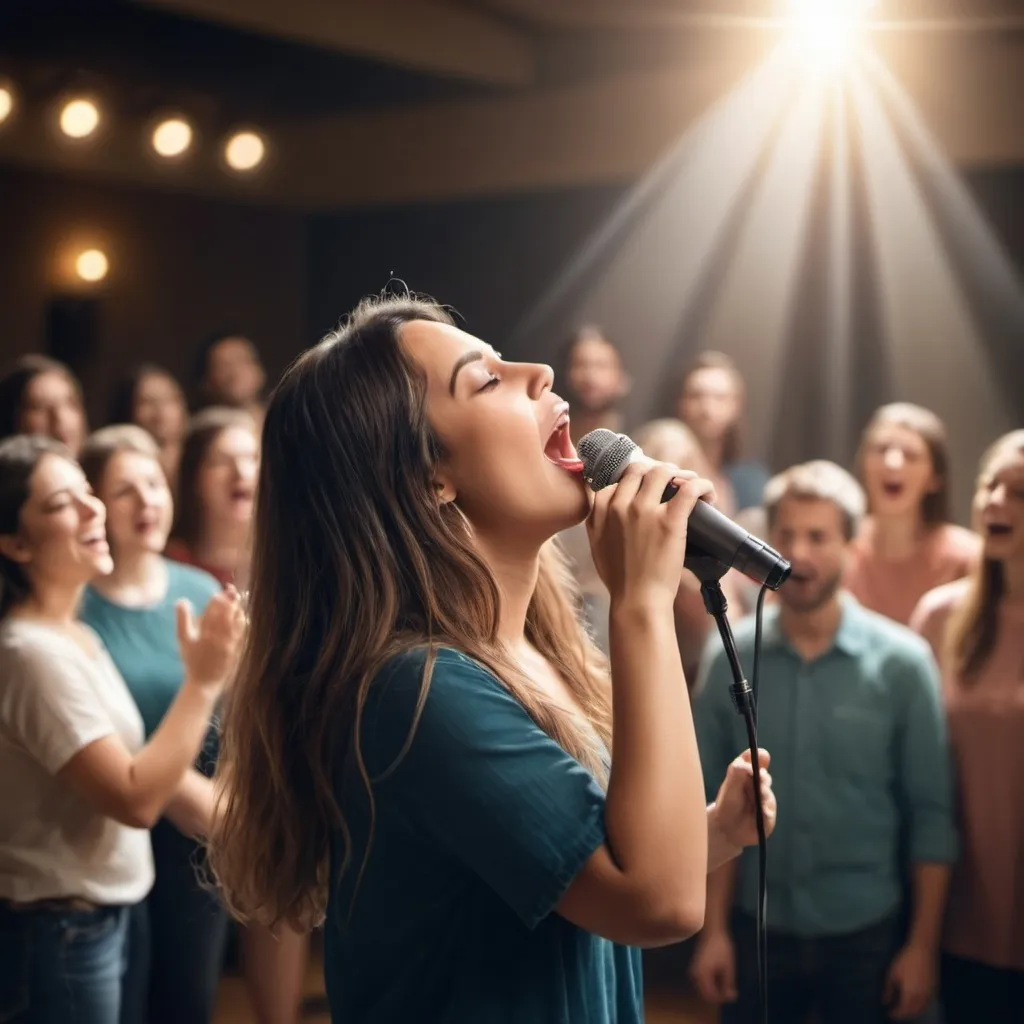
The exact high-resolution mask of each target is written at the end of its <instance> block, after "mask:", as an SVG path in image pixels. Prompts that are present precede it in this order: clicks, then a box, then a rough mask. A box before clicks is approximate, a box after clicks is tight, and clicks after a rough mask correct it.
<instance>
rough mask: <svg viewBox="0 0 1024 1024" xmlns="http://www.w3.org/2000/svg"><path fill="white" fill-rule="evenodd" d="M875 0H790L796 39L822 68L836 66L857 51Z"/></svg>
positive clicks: (791, 19)
mask: <svg viewBox="0 0 1024 1024" xmlns="http://www.w3.org/2000/svg"><path fill="white" fill-rule="evenodd" d="M874 6H875V3H874V0H789V10H790V26H791V29H792V35H793V37H794V40H795V42H796V43H797V44H798V45H799V46H800V48H801V49H802V50H803V52H804V54H805V56H806V57H807V59H808V60H809V61H810V62H811V63H812V64H813V65H815V66H817V67H818V68H819V69H823V70H837V69H839V68H841V67H842V66H843V65H844V64H845V63H846V61H847V60H848V59H849V58H850V57H851V56H852V54H853V53H854V52H855V50H856V48H857V46H858V44H859V42H860V35H861V30H862V28H863V26H864V19H865V16H866V15H867V12H868V11H869V10H870V9H871V8H872V7H874Z"/></svg>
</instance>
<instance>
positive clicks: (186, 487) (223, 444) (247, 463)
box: [167, 406, 259, 590]
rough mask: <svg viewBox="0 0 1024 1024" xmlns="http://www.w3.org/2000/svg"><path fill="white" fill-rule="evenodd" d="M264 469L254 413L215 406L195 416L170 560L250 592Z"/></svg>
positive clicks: (180, 477) (182, 473)
mask: <svg viewBox="0 0 1024 1024" xmlns="http://www.w3.org/2000/svg"><path fill="white" fill-rule="evenodd" d="M258 465H259V438H258V437H257V433H256V423H255V421H254V420H253V418H252V416H250V415H249V413H248V412H244V411H243V410H241V409H228V408H225V407H223V406H213V407H211V408H209V409H204V410H203V411H202V412H199V413H197V414H196V415H195V416H194V417H193V418H192V422H191V424H190V425H189V429H188V433H187V434H186V436H185V442H184V445H183V446H182V453H181V466H180V470H179V474H178V500H177V518H176V520H175V525H174V534H173V536H174V539H173V540H172V541H171V543H170V544H169V545H168V547H167V554H168V557H170V558H173V559H175V560H176V561H178V562H185V563H187V564H189V565H194V566H197V567H198V568H200V569H203V570H204V571H205V572H208V573H209V574H210V575H211V576H214V577H215V578H216V579H218V580H219V581H220V582H221V583H222V584H224V585H227V584H228V583H234V584H236V585H237V586H238V588H239V589H240V590H245V588H246V586H247V581H248V578H249V529H250V524H251V520H252V508H253V499H254V497H255V494H256V472H257V468H258Z"/></svg>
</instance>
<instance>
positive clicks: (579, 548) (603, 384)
mask: <svg viewBox="0 0 1024 1024" xmlns="http://www.w3.org/2000/svg"><path fill="white" fill-rule="evenodd" d="M561 365H562V375H561V376H560V378H559V381H558V384H557V386H559V387H561V388H563V389H564V394H565V399H566V401H567V402H568V403H569V430H570V432H571V436H572V439H573V442H574V443H575V442H576V441H578V440H579V439H580V438H581V437H582V436H583V435H584V434H589V433H590V431H591V430H597V429H599V428H602V429H604V430H613V431H615V432H616V433H619V432H621V431H623V430H624V429H625V426H624V419H623V416H622V412H621V409H620V406H621V404H622V401H623V399H624V398H625V397H626V395H627V394H629V383H630V382H629V376H628V374H627V373H626V371H625V368H624V367H623V365H622V358H621V356H620V355H619V351H618V349H617V348H616V347H615V346H614V345H613V344H612V343H611V342H610V341H609V340H608V339H607V338H606V337H605V335H604V333H603V332H602V331H601V329H600V328H599V327H595V326H592V325H587V326H583V327H579V328H577V330H576V331H574V332H573V334H572V336H571V337H570V338H569V340H568V342H566V344H565V347H564V348H563V350H562V360H561ZM558 538H559V543H560V544H561V546H562V550H563V551H564V552H565V553H566V555H567V556H568V558H569V562H570V565H571V567H572V570H573V574H574V575H575V577H576V583H577V585H578V587H579V590H580V594H581V596H582V599H583V612H584V617H585V619H586V624H587V627H588V629H589V630H590V633H591V635H592V636H593V637H594V639H595V641H596V642H597V645H598V646H599V647H600V648H601V649H602V650H603V651H607V650H608V591H607V588H606V587H605V585H604V583H602V582H601V577H600V576H599V575H598V573H597V569H596V568H595V567H594V559H593V556H592V555H591V553H590V541H589V540H588V538H587V528H586V526H585V525H584V524H583V523H577V524H576V525H575V526H573V527H571V528H570V529H568V530H564V531H562V533H560V534H559V535H558Z"/></svg>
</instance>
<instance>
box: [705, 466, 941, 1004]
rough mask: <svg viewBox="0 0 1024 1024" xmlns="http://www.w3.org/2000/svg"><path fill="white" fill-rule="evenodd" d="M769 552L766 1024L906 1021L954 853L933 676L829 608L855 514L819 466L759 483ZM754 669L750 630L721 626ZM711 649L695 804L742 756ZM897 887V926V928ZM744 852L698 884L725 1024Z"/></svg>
mask: <svg viewBox="0 0 1024 1024" xmlns="http://www.w3.org/2000/svg"><path fill="white" fill-rule="evenodd" d="M765 506H766V511H767V514H768V523H769V530H770V536H771V543H772V544H773V545H774V546H775V547H776V548H777V549H778V550H779V551H780V552H781V553H782V554H783V555H785V557H786V558H788V559H789V560H790V561H791V562H792V564H793V575H792V577H791V578H790V579H789V580H788V581H787V582H786V584H785V585H784V586H783V587H782V589H781V590H780V591H779V595H778V597H779V599H778V602H777V603H775V604H773V605H771V606H770V607H769V608H768V609H767V610H766V612H765V619H764V635H763V643H762V654H761V679H760V687H759V691H760V692H759V695H758V696H759V703H758V740H759V742H760V744H761V745H762V746H765V747H767V748H768V749H769V750H771V751H772V776H773V779H774V787H775V791H776V793H777V794H778V799H779V806H780V807H781V808H782V813H781V814H780V815H779V820H778V826H777V827H776V830H775V835H774V836H773V838H772V841H771V844H770V850H769V856H768V900H769V902H768V919H767V920H768V928H769V939H768V949H769V954H768V985H769V994H768V1002H769V1010H770V1013H771V1020H772V1022H773V1024H790V1022H792V1024H803V1022H804V1021H806V1020H807V1018H808V1014H809V1013H810V1012H812V1010H816V1011H817V1013H818V1018H819V1019H820V1021H821V1022H822V1024H872V1022H876V1021H877V1022H882V1021H886V1020H887V1019H895V1020H911V1019H913V1018H914V1017H916V1016H918V1015H920V1014H921V1013H923V1012H924V1011H925V1010H926V1009H927V1007H928V1005H929V1003H930V1001H931V997H932V994H933V991H934V987H935V974H936V966H937V957H938V946H939V935H940V928H941V922H942V915H943V908H944V904H945V898H946V887H947V882H948V878H949V869H950V864H951V862H952V861H953V860H954V858H955V855H956V836H955V832H954V825H953V809H952V784H951V764H950V755H949V751H948V748H947V742H946V732H945V722H944V714H943V709H942V704H941V698H940V690H939V679H938V673H937V670H936V667H935V664H934V661H933V659H932V656H931V654H930V653H929V651H928V649H927V647H926V646H925V644H924V643H923V642H922V641H921V640H920V639H919V638H917V637H916V636H914V635H913V634H912V633H911V632H910V631H909V630H906V629H904V628H903V627H902V626H899V625H897V624H895V623H893V622H891V621H889V620H888V619H884V618H882V617H881V616H879V615H876V614H874V613H872V612H869V611H867V610H866V609H865V608H862V607H861V606H860V605H859V604H857V603H856V602H855V601H854V600H853V599H852V598H851V597H849V596H848V595H845V594H842V593H841V580H842V576H843V569H844V566H845V564H846V560H847V557H848V553H849V546H850V540H851V538H852V537H853V536H854V534H855V532H856V528H857V522H858V519H859V518H860V516H861V514H862V513H863V510H864V497H863V493H862V491H861V489H860V487H859V485H858V484H857V483H856V481H855V480H854V479H853V478H852V477H851V476H850V475H849V474H848V473H847V472H846V471H845V470H842V469H840V468H839V467H838V466H836V465H833V464H832V463H829V462H810V463H806V464H804V465H801V466H796V467H794V468H792V469H790V470H788V471H786V472H785V473H782V474H780V475H779V476H777V477H775V479H774V480H772V481H771V482H770V484H769V485H768V488H767V489H766V492H765ZM736 642H737V645H738V647H739V652H740V657H741V658H742V659H743V662H744V664H745V666H747V667H748V668H749V667H750V665H751V663H752V658H753V646H754V623H753V620H752V619H747V620H745V621H743V622H741V623H740V624H739V625H738V626H737V628H736ZM730 682H731V676H730V673H729V668H728V665H727V663H726V661H725V658H724V656H723V655H722V652H721V650H720V648H719V644H718V641H717V638H716V639H715V640H714V641H712V642H711V644H710V645H709V647H708V649H707V651H706V653H705V657H704V661H703V663H702V666H701V673H700V678H699V681H698V696H697V698H696V706H695V715H694V718H695V722H696V727H697V739H698V743H699V745H700V752H701V761H702V764H703V768H704V778H705V781H706V785H707V786H708V791H709V793H710V794H712V795H713V794H714V791H715V788H716V787H717V786H718V785H719V783H720V782H721V780H722V777H723V774H724V772H725V769H726V766H727V765H728V763H729V760H730V758H731V756H732V753H733V751H735V749H736V748H737V746H738V745H742V743H743V740H744V727H743V721H742V719H741V718H740V717H739V715H737V714H736V712H735V710H734V709H733V706H732V703H731V700H730V696H729V684H730ZM907 884H909V887H910V891H911V907H910V910H911V915H910V920H909V926H905V924H904V921H903V920H902V918H901V907H902V904H903V902H904V891H905V889H906V886H907ZM756 907H757V853H756V850H754V851H748V852H747V853H746V854H744V856H743V857H742V859H741V861H739V862H736V861H734V862H732V863H731V864H729V865H727V866H726V867H724V868H722V869H720V870H719V871H717V872H716V873H715V874H713V875H711V876H710V877H709V881H708V901H707V911H706V916H705V924H704V930H703V932H702V933H701V936H700V939H699V940H698V945H697V948H696V950H695V953H694V960H693V967H692V973H693V977H694V980H695V981H696V983H697V986H698V988H699V989H700V991H701V993H702V994H703V995H704V996H705V998H707V999H708V1000H710V1001H712V1002H716V1003H721V1004H723V1016H722V1020H723V1022H724V1024H747V1022H750V1024H755V1022H756V1021H757V1020H758V1019H759V1018H758V1016H757V970H756V945H755V928H754V914H755V912H756Z"/></svg>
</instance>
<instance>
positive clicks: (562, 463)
mask: <svg viewBox="0 0 1024 1024" xmlns="http://www.w3.org/2000/svg"><path fill="white" fill-rule="evenodd" d="M544 457H545V458H546V459H547V460H548V462H550V463H552V464H553V465H555V466H558V468H559V469H564V470H567V471H568V472H570V473H582V472H583V463H582V462H581V461H580V457H579V455H577V454H576V448H575V446H574V445H573V443H572V437H571V436H570V435H569V414H568V413H563V414H562V415H561V416H560V417H559V419H558V421H557V422H556V423H555V429H554V430H552V432H551V436H550V437H549V438H548V440H547V444H545V445H544Z"/></svg>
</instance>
